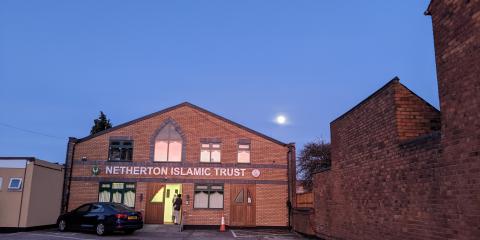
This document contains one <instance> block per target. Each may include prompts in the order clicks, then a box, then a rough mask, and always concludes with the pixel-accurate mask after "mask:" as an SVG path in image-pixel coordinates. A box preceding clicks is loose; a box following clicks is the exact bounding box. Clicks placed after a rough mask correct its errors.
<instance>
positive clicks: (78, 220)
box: [57, 202, 143, 236]
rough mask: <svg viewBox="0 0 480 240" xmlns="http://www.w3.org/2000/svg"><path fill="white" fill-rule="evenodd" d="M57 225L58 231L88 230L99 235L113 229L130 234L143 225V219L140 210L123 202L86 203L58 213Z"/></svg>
mask: <svg viewBox="0 0 480 240" xmlns="http://www.w3.org/2000/svg"><path fill="white" fill-rule="evenodd" d="M57 225H58V229H59V230H60V231H65V230H67V229H68V230H90V231H95V232H96V233H97V235H100V236H101V235H105V234H106V233H109V232H113V231H123V232H125V233H127V234H131V233H133V232H135V230H138V229H141V228H142V227H143V219H142V214H141V213H140V212H136V211H134V210H133V209H131V208H129V207H127V206H125V205H123V204H119V203H104V202H102V203H87V204H84V205H82V206H80V207H78V208H77V209H75V210H73V211H71V212H68V213H65V214H62V215H60V216H59V217H58V220H57Z"/></svg>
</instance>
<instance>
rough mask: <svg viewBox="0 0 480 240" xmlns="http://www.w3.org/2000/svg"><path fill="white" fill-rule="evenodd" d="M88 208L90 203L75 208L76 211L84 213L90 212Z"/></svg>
mask: <svg viewBox="0 0 480 240" xmlns="http://www.w3.org/2000/svg"><path fill="white" fill-rule="evenodd" d="M88 210H90V204H85V205H82V206H80V207H78V208H77V209H75V212H77V213H84V212H88Z"/></svg>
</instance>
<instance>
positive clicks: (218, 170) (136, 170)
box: [105, 166, 260, 177]
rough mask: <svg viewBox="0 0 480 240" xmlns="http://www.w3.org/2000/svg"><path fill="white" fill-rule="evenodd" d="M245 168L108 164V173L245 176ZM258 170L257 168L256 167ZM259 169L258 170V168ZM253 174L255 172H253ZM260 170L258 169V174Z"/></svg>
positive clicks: (106, 170)
mask: <svg viewBox="0 0 480 240" xmlns="http://www.w3.org/2000/svg"><path fill="white" fill-rule="evenodd" d="M246 170H247V169H245V168H222V167H140V166H106V167H105V174H107V175H124V174H127V175H144V176H151V175H153V176H216V177H243V176H245V171H246ZM256 170H257V169H256ZM257 171H258V170H257ZM252 174H253V173H252ZM259 175H260V171H258V175H257V176H259Z"/></svg>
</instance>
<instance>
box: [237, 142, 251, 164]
mask: <svg viewBox="0 0 480 240" xmlns="http://www.w3.org/2000/svg"><path fill="white" fill-rule="evenodd" d="M241 145H245V146H248V148H240V146H241ZM240 151H248V162H240V161H239V159H240V158H239V157H238V155H239V154H240ZM237 163H239V164H251V163H252V144H251V143H241V142H239V143H238V144H237Z"/></svg>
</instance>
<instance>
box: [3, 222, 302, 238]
mask: <svg viewBox="0 0 480 240" xmlns="http://www.w3.org/2000/svg"><path fill="white" fill-rule="evenodd" d="M0 239H2V240H19V239H32V240H33V239H35V240H37V239H38V240H47V239H52V240H54V239H58V240H62V239H64V240H98V239H124V240H141V239H205V240H217V239H218V240H220V239H232V240H234V239H304V238H303V237H301V236H300V235H297V234H295V233H291V232H289V231H287V230H277V229H258V230H257V229H235V230H229V231H226V232H219V231H217V230H185V231H183V232H178V231H177V229H175V228H172V227H162V226H148V225H147V226H146V227H145V228H144V229H142V230H139V231H137V232H135V233H134V234H131V235H124V234H121V233H112V234H109V235H107V236H104V237H99V236H97V235H95V234H94V233H85V232H59V231H57V230H56V229H48V230H39V231H31V232H18V233H0Z"/></svg>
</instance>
